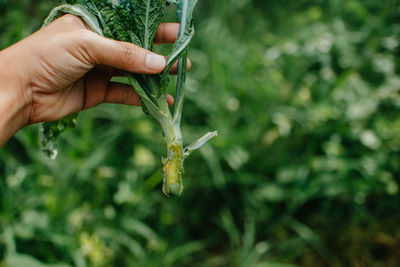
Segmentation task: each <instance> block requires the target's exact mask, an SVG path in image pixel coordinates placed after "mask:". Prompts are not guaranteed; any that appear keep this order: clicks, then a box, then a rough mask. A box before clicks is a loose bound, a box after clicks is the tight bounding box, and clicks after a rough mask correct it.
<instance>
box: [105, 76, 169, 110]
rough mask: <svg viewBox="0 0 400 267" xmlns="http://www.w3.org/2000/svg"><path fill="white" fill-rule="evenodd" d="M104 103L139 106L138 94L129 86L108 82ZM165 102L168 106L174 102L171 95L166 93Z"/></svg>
mask: <svg viewBox="0 0 400 267" xmlns="http://www.w3.org/2000/svg"><path fill="white" fill-rule="evenodd" d="M104 103H113V104H124V105H131V106H141V102H140V96H139V95H138V94H137V93H136V92H135V90H134V89H133V88H132V87H131V86H129V85H127V84H123V83H115V82H112V83H110V84H109V86H108V88H107V92H106V95H105V97H104ZM167 103H168V105H169V106H172V105H173V104H174V98H173V97H172V96H171V95H167Z"/></svg>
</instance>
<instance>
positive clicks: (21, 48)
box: [0, 15, 190, 147]
mask: <svg viewBox="0 0 400 267" xmlns="http://www.w3.org/2000/svg"><path fill="white" fill-rule="evenodd" d="M178 30H179V25H178V24H176V23H165V24H161V25H160V28H159V29H158V32H157V34H156V37H155V43H156V44H163V43H173V42H174V41H175V40H176V38H177V36H178ZM188 63H189V64H188V65H190V62H188ZM165 64H166V60H165V57H163V56H160V55H157V54H155V53H153V52H150V51H148V50H145V49H143V48H140V47H138V46H135V45H134V44H131V43H124V42H119V41H115V40H110V39H107V38H104V37H101V36H99V35H97V34H95V33H93V32H92V31H90V29H89V28H88V27H87V25H86V24H85V23H84V22H83V21H82V20H81V19H80V18H78V17H75V16H73V15H65V16H63V17H61V18H59V19H57V20H56V21H54V22H53V23H51V24H50V25H48V26H47V27H45V28H42V29H41V30H39V31H38V32H36V33H34V34H32V35H31V36H29V37H27V38H26V39H24V40H22V41H20V42H18V43H16V44H14V45H13V46H11V47H9V48H7V49H5V50H3V51H1V52H0V147H1V146H2V145H3V144H4V143H5V142H6V141H7V140H8V139H9V138H10V137H11V136H12V135H14V134H15V133H16V132H17V131H18V130H20V129H21V128H23V127H25V126H27V125H30V124H34V123H38V122H46V121H55V120H58V119H61V118H63V117H65V116H67V115H69V114H71V113H76V112H79V111H82V110H85V109H88V108H91V107H94V106H96V105H99V104H102V103H115V104H125V105H134V106H135V105H136V106H138V105H140V101H139V96H138V95H137V94H136V92H135V91H134V90H133V88H131V87H130V86H128V85H125V84H119V83H113V82H110V80H111V78H112V77H114V76H120V75H122V74H123V70H125V71H129V72H135V73H143V74H155V73H159V72H161V71H162V70H163V69H164V68H165ZM171 72H176V67H175V68H173V69H172V71H171ZM167 101H168V103H169V104H170V105H171V104H172V103H173V99H172V97H171V96H169V97H168V99H167Z"/></svg>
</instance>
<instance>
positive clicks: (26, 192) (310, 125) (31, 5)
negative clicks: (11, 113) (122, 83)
mask: <svg viewBox="0 0 400 267" xmlns="http://www.w3.org/2000/svg"><path fill="white" fill-rule="evenodd" d="M56 4H57V1H50V0H13V1H11V0H0V48H1V49H4V48H6V47H7V46H9V45H11V44H13V43H14V42H16V41H18V40H20V39H22V38H24V37H26V36H27V35H29V34H31V33H32V32H34V31H35V30H37V29H39V28H40V24H41V22H42V21H43V19H44V18H45V17H46V14H48V13H49V11H50V9H51V8H52V7H53V6H54V5H56ZM171 13H173V11H172V12H171ZM195 17H196V28H197V36H196V38H195V39H194V41H193V44H192V46H191V49H190V58H191V59H192V61H193V69H192V71H191V72H190V74H189V77H188V82H187V94H186V95H187V100H186V103H185V108H184V119H183V126H182V127H183V133H184V138H185V140H186V142H187V143H189V142H191V141H192V140H194V139H195V138H196V137H199V136H200V135H202V134H203V133H205V132H207V131H208V130H219V132H220V135H219V137H218V138H217V139H215V140H214V141H213V142H211V143H210V144H209V145H207V146H206V147H204V148H203V149H202V150H201V151H200V152H196V153H194V154H193V155H192V156H191V157H190V158H189V159H188V160H187V162H186V169H185V171H186V172H185V175H184V185H185V191H184V193H183V195H182V196H181V197H180V198H177V197H170V198H167V197H166V196H164V195H163V193H162V192H161V179H162V177H161V168H160V166H161V163H160V160H161V156H160V155H162V154H163V153H165V145H164V141H163V139H162V134H161V130H160V127H159V126H158V125H157V124H156V123H155V122H154V121H153V120H152V119H151V118H150V117H148V116H146V115H144V114H143V112H142V111H141V109H140V108H134V107H123V106H115V105H103V106H100V107H97V108H94V109H92V110H90V111H85V112H82V113H81V114H80V116H79V120H78V127H77V128H76V129H75V130H73V131H70V132H68V133H66V134H64V135H63V136H62V137H61V138H60V140H59V142H58V144H59V157H58V158H57V159H56V160H54V161H52V160H50V159H48V158H46V157H45V156H44V155H43V154H42V153H41V152H40V148H39V145H38V126H30V127H28V128H26V129H23V130H22V131H20V132H19V133H18V134H17V135H16V136H15V137H14V138H13V139H12V140H10V141H9V142H8V144H7V145H6V146H5V147H3V148H2V149H1V150H0V177H1V179H0V266H1V267H5V266H16V267H28V266H32V267H44V266H53V267H54V266H58V267H61V266H63V267H65V266H78V267H85V266H100V267H102V266H238V267H241V266H246V267H247V266H251V267H252V266H257V267H258V266H259V267H261V266H266V267H268V266H273V267H277V266H282V267H285V266H311V267H312V266H360V267H363V266H378V267H379V266H399V262H400V226H399V222H400V196H399V182H400V109H399V108H400V94H399V92H400V46H399V42H400V4H399V1H398V0H363V1H359V0H297V1H278V0H268V1H265V0H218V1H215V0H200V1H199V6H198V8H197V10H196V16H195ZM171 18H172V19H175V18H174V16H173V15H171ZM171 18H168V20H169V21H171ZM161 50H162V51H168V47H164V48H162V49H161Z"/></svg>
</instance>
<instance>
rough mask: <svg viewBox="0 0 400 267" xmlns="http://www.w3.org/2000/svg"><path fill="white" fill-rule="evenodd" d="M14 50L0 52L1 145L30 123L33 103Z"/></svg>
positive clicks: (19, 60)
mask: <svg viewBox="0 0 400 267" xmlns="http://www.w3.org/2000/svg"><path fill="white" fill-rule="evenodd" d="M7 50H10V51H7ZM12 50H13V49H6V50H4V51H1V52H0V147H1V146H2V145H3V144H4V143H5V142H6V141H7V140H8V139H9V138H10V137H12V136H13V135H14V134H15V133H16V132H17V131H18V130H20V129H21V128H23V127H24V126H26V125H28V123H29V116H30V110H31V104H32V96H31V95H32V94H31V92H29V88H28V86H27V84H26V83H25V81H24V79H22V78H23V77H21V73H23V71H22V68H19V67H18V65H19V62H21V59H20V57H19V56H13V54H14V53H13V51H12Z"/></svg>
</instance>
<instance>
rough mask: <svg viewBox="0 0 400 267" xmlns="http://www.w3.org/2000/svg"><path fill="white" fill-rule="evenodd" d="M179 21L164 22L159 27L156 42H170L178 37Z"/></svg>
mask: <svg viewBox="0 0 400 267" xmlns="http://www.w3.org/2000/svg"><path fill="white" fill-rule="evenodd" d="M178 33H179V23H162V24H160V26H159V27H158V30H157V33H156V36H155V37H154V43H156V44H170V43H174V42H175V41H176V39H178Z"/></svg>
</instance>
